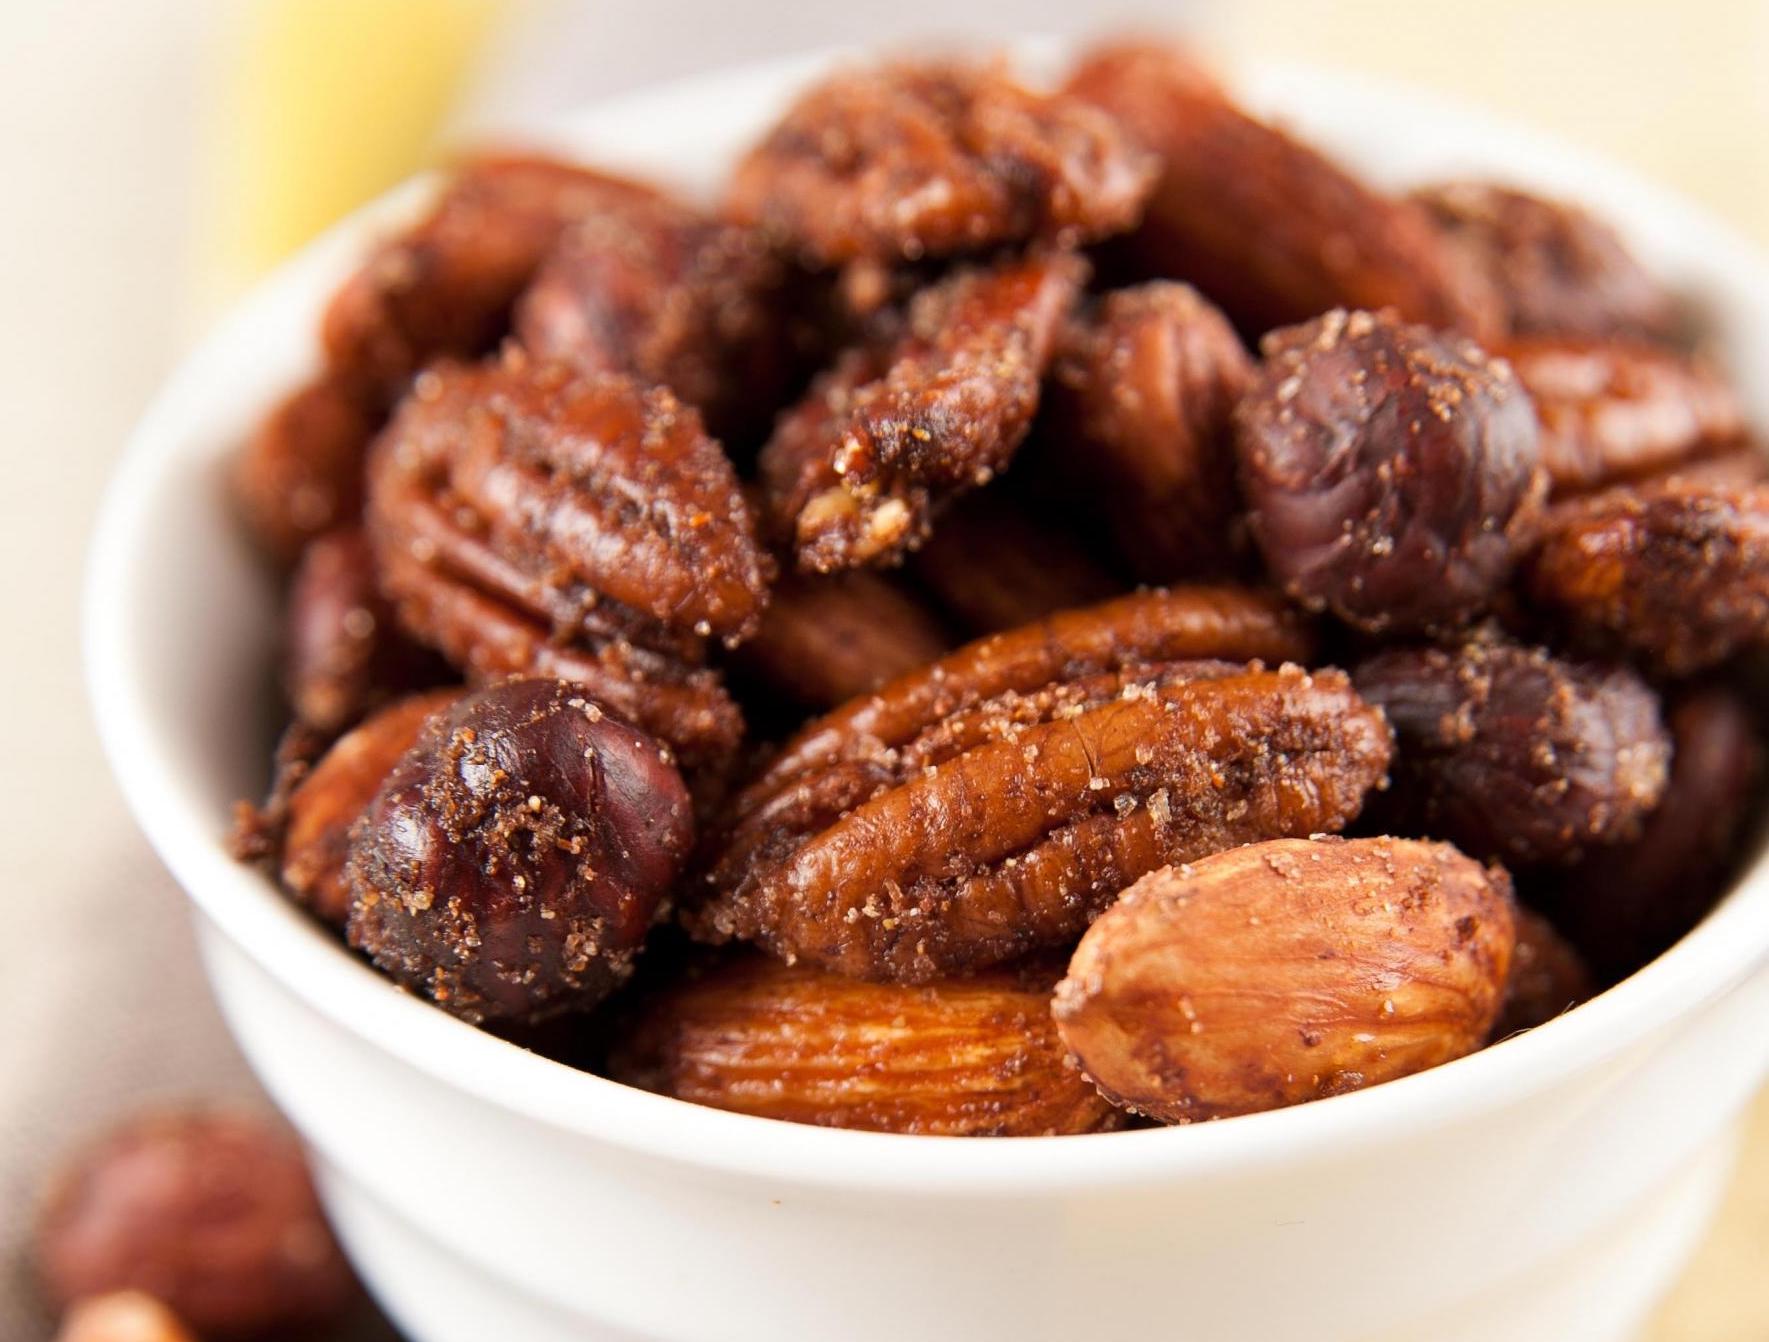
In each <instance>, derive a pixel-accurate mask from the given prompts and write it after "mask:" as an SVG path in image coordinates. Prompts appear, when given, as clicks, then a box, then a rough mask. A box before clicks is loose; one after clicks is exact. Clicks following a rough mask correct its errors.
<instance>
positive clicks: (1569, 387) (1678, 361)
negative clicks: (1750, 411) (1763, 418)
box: [1499, 339, 1744, 493]
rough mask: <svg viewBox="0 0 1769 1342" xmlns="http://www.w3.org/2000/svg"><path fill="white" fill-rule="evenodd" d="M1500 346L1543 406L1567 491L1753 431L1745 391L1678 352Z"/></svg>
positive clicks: (1649, 468) (1528, 343)
mask: <svg viewBox="0 0 1769 1342" xmlns="http://www.w3.org/2000/svg"><path fill="white" fill-rule="evenodd" d="M1499 352H1500V353H1501V354H1503V355H1504V356H1505V358H1506V360H1507V361H1508V362H1509V363H1510V364H1511V367H1512V369H1513V370H1514V371H1515V372H1516V374H1517V379H1518V381H1520V382H1521V383H1523V385H1524V387H1525V389H1526V390H1528V392H1529V394H1530V399H1531V400H1532V401H1533V402H1534V403H1535V407H1536V417H1537V419H1538V421H1539V422H1540V424H1541V430H1542V432H1541V442H1542V468H1543V469H1544V470H1546V471H1547V472H1548V478H1549V480H1550V481H1551V482H1552V485H1553V488H1554V490H1555V492H1557V493H1577V492H1582V491H1585V490H1589V489H1595V488H1597V487H1599V486H1602V485H1608V484H1612V483H1614V482H1615V481H1617V480H1624V479H1628V478H1630V477H1634V476H1639V475H1643V474H1647V473H1650V472H1654V471H1665V470H1669V469H1672V468H1674V467H1677V466H1679V465H1681V464H1682V463H1683V462H1686V461H1689V460H1691V459H1692V458H1695V457H1698V456H1701V455H1703V454H1704V453H1706V452H1708V451H1710V450H1712V449H1714V448H1716V447H1723V446H1725V445H1727V444H1730V443H1736V442H1737V441H1738V440H1739V439H1740V438H1742V437H1743V435H1744V410H1743V407H1742V406H1740V405H1739V403H1738V396H1737V393H1735V392H1734V391H1733V389H1732V388H1731V387H1730V386H1729V385H1728V384H1727V383H1726V382H1725V381H1724V380H1723V379H1722V378H1721V377H1720V376H1719V375H1718V374H1717V373H1715V372H1714V371H1713V369H1711V368H1709V367H1707V366H1706V365H1704V364H1701V363H1697V362H1696V361H1694V360H1692V359H1689V358H1686V357H1684V356H1683V355H1681V354H1677V353H1675V352H1673V351H1671V350H1666V349H1659V348H1656V347H1654V346H1652V345H1643V344H1639V343H1629V342H1624V341H1616V340H1606V341H1598V340H1577V339H1537V340H1514V341H1511V342H1510V343H1509V344H1506V345H1503V346H1501V347H1500V350H1499Z"/></svg>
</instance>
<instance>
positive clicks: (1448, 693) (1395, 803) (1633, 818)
mask: <svg viewBox="0 0 1769 1342" xmlns="http://www.w3.org/2000/svg"><path fill="white" fill-rule="evenodd" d="M1354 682H1355V684H1356V685H1357V689H1358V693H1360V694H1362V695H1363V696H1364V697H1365V698H1366V699H1368V700H1369V701H1370V702H1371V703H1374V704H1376V705H1377V706H1379V707H1380V708H1381V709H1382V710H1383V712H1385V713H1386V714H1387V715H1388V721H1389V723H1390V725H1391V726H1393V728H1394V734H1395V745H1396V753H1395V764H1394V769H1393V775H1392V776H1393V786H1392V787H1391V788H1390V789H1389V792H1388V794H1387V796H1386V797H1385V798H1384V800H1383V804H1382V809H1381V812H1380V813H1379V815H1378V817H1377V820H1378V823H1381V822H1383V821H1387V822H1391V823H1392V824H1393V825H1394V826H1395V827H1396V828H1397V829H1399V830H1403V831H1405V832H1408V833H1414V834H1429V835H1433V836H1437V837H1442V838H1445V839H1448V840H1450V841H1451V842H1453V843H1455V844H1456V845H1457V846H1458V847H1460V848H1463V849H1464V850H1466V851H1467V852H1468V853H1470V854H1472V855H1474V856H1477V857H1482V858H1495V859H1498V860H1500V861H1503V862H1506V863H1518V864H1524V865H1527V864H1531V863H1542V862H1562V861H1566V860H1568V859H1571V858H1574V857H1576V856H1578V855H1579V854H1580V853H1582V852H1584V851H1585V850H1586V849H1588V848H1591V847H1594V846H1597V845H1601V844H1605V843H1616V842H1619V841H1621V840H1623V839H1628V838H1632V837H1634V836H1635V835H1637V834H1639V832H1640V825H1641V822H1642V820H1643V819H1644V818H1645V817H1646V815H1647V814H1648V813H1649V812H1650V811H1651V810H1652V808H1653V807H1654V806H1656V805H1658V800H1659V798H1660V797H1661V796H1662V795H1663V794H1664V789H1665V776H1666V769H1667V767H1668V764H1669V761H1670V754H1671V749H1670V739H1669V737H1667V736H1666V734H1665V729H1664V724H1663V723H1662V722H1661V721H1660V720H1659V706H1658V696H1657V695H1655V694H1654V693H1653V692H1652V690H1651V689H1649V688H1648V687H1647V686H1646V684H1645V683H1644V682H1643V681H1641V679H1640V678H1639V677H1638V676H1637V675H1635V674H1634V673H1633V672H1632V671H1629V670H1626V669H1625V668H1622V667H1598V666H1590V665H1585V664H1582V663H1574V662H1566V661H1562V660H1560V659H1559V658H1556V657H1552V656H1550V655H1548V653H1546V652H1544V651H1542V650H1541V649H1539V648H1522V647H1516V646H1513V645H1510V644H1504V643H1491V642H1474V643H1470V644H1468V645H1467V646H1465V647H1462V648H1455V649H1449V648H1396V649H1392V650H1389V651H1387V652H1381V653H1378V654H1376V655H1375V656H1374V657H1371V658H1369V659H1368V660H1366V661H1365V662H1363V663H1362V664H1361V665H1360V666H1359V667H1358V668H1357V672H1356V675H1355V677H1354Z"/></svg>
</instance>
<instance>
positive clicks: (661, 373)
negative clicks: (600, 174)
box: [515, 197, 788, 442]
mask: <svg viewBox="0 0 1769 1342" xmlns="http://www.w3.org/2000/svg"><path fill="white" fill-rule="evenodd" d="M784 283H785V274H784V271H783V268H782V266H781V264H780V262H779V260H778V259H777V258H776V257H775V256H774V255H773V254H772V253H771V252H770V251H769V250H768V248H767V246H766V245H765V243H764V241H763V239H762V237H761V235H760V234H758V233H756V232H755V231H754V230H751V229H747V228H741V227H738V226H736V225H733V224H727V223H722V222H719V221H717V220H714V219H710V218H708V217H706V216H704V215H702V214H701V213H700V212H699V211H697V210H694V209H691V208H689V207H688V206H686V205H683V204H680V203H678V202H676V201H673V200H669V199H667V198H663V197H658V198H657V199H655V200H650V201H645V202H642V203H640V204H638V205H636V206H633V207H628V208H618V209H610V210H605V211H603V212H601V213H598V214H596V215H593V216H591V217H590V218H588V219H585V220H583V221H582V222H581V223H578V224H576V225H574V226H573V227H572V228H570V229H569V230H568V231H567V232H566V234H565V236H564V237H563V238H562V239H561V240H560V243H559V245H558V246H557V247H556V248H555V249H554V250H553V252H552V254H551V256H550V257H549V258H548V259H547V261H546V263H545V264H544V265H543V266H542V267H541V269H540V273H539V274H538V275H536V276H535V279H534V283H533V284H531V285H529V287H528V289H527V290H526V291H525V292H524V293H523V295H522V299H521V301H520V302H519V303H518V304H517V306H516V316H515V328H516V336H517V338H518V339H519V340H521V342H522V343H523V345H524V346H525V347H526V348H527V349H529V350H530V351H531V352H532V353H534V354H536V355H538V356H539V357H541V358H543V359H556V360H559V361H561V362H565V363H569V364H571V365H572V366H574V367H576V368H578V369H580V370H582V371H584V372H590V373H630V374H631V375H633V376H634V377H635V378H637V379H638V380H639V381H641V382H655V383H660V384H662V385H663V386H666V387H668V388H669V389H670V390H671V391H673V392H675V393H676V395H678V396H680V397H681V398H682V399H683V400H684V401H686V402H687V403H688V404H689V405H691V406H694V407H695V408H696V409H697V410H699V411H700V413H701V415H702V416H703V417H704V418H705V420H706V423H707V427H708V429H709V430H710V431H711V432H712V433H713V434H714V435H715V436H717V437H719V438H720V439H721V440H724V441H726V442H731V441H733V440H734V439H736V438H748V437H750V436H752V435H756V434H757V433H758V430H763V431H765V429H766V426H767V425H768V423H769V421H770V420H771V418H772V417H773V414H774V412H775V411H776V410H777V409H779V404H780V398H781V394H782V393H783V392H784V390H785V388H784V385H783V383H784V379H785V376H786V374H787V372H788V365H787V358H786V350H785V346H784V344H783V339H784V335H785V331H784V326H783V323H782V314H781V311H780V301H781V291H782V286H783V285H784Z"/></svg>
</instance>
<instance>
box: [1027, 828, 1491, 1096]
mask: <svg viewBox="0 0 1769 1342" xmlns="http://www.w3.org/2000/svg"><path fill="white" fill-rule="evenodd" d="M1515 939H1516V915H1515V906H1514V904H1513V901H1512V896H1511V882H1510V878H1509V877H1507V876H1506V875H1505V874H1504V873H1503V872H1502V871H1500V870H1498V869H1497V868H1486V867H1482V866H1481V865H1480V864H1479V863H1477V862H1475V861H1473V860H1472V859H1470V858H1467V857H1464V856H1463V855H1462V854H1461V853H1459V852H1457V851H1456V849H1454V848H1452V847H1450V846H1449V845H1448V844H1440V843H1418V842H1413V841H1410V840H1404V839H1354V840H1345V841H1335V840H1323V839H1275V840H1271V841H1269V842H1266V843H1256V844H1249V845H1247V846H1246V847H1244V848H1237V849H1233V850H1230V851H1228V852H1223V853H1218V854H1216V855H1215V856H1214V857H1209V858H1206V859H1204V860H1203V861H1201V862H1197V863H1193V864H1191V865H1189V866H1183V867H1166V868H1162V869H1161V870H1159V871H1155V872H1152V873H1150V874H1149V875H1148V876H1145V877H1144V878H1143V879H1142V880H1140V881H1138V882H1137V883H1136V884H1135V885H1133V886H1132V887H1131V888H1130V889H1129V890H1128V891H1126V892H1125V895H1124V897H1123V898H1122V899H1121V900H1119V902H1118V903H1117V904H1115V905H1114V906H1113V907H1112V908H1110V909H1108V910H1107V911H1106V912H1105V913H1104V914H1102V915H1101V916H1100V917H1099V919H1098V920H1097V921H1096V922H1095V923H1094V924H1093V926H1092V927H1091V928H1090V929H1089V930H1088V932H1087V935H1086V936H1084V937H1083V938H1082V939H1081V944H1080V946H1079V947H1077V948H1076V951H1075V955H1074V958H1073V959H1072V960H1071V961H1070V963H1069V973H1068V977H1067V978H1065V979H1064V980H1063V981H1062V982H1061V983H1060V984H1058V985H1057V990H1056V998H1055V1001H1054V1003H1053V1007H1052V1010H1053V1014H1054V1015H1055V1017H1056V1021H1057V1028H1058V1030H1059V1031H1060V1032H1061V1033H1062V1037H1063V1042H1064V1043H1066V1044H1067V1045H1068V1046H1069V1049H1070V1051H1071V1052H1072V1053H1073V1054H1074V1055H1075V1057H1076V1059H1077V1060H1078V1061H1079V1062H1080V1064H1081V1068H1082V1070H1083V1071H1085V1072H1086V1073H1087V1075H1088V1076H1090V1077H1091V1078H1092V1079H1093V1080H1094V1082H1095V1083H1096V1084H1097V1085H1098V1086H1099V1088H1100V1090H1101V1091H1102V1092H1103V1093H1104V1094H1105V1096H1106V1097H1107V1098H1108V1099H1110V1100H1112V1101H1114V1102H1115V1103H1118V1104H1122V1105H1126V1106H1128V1107H1130V1108H1132V1109H1134V1110H1136V1111H1137V1112H1140V1113H1145V1114H1148V1115H1150V1116H1152V1117H1155V1118H1159V1119H1162V1120H1164V1121H1166V1122H1169V1123H1188V1122H1194V1121H1197V1120H1199V1119H1207V1118H1226V1117H1228V1116H1230V1115H1233V1114H1250V1113H1256V1112H1258V1111H1260V1110H1262V1109H1278V1108H1282V1107H1284V1106H1285V1105H1291V1104H1301V1103H1303V1102H1304V1101H1306V1100H1314V1099H1320V1098H1323V1097H1325V1096H1328V1095H1338V1094H1342V1093H1344V1092H1346V1091H1352V1090H1361V1089H1362V1088H1364V1087H1365V1086H1373V1085H1377V1084H1380V1083H1381V1082H1383V1081H1392V1080H1394V1079H1395V1078H1396V1077H1401V1076H1408V1075H1410V1074H1412V1073H1414V1072H1422V1071H1424V1070H1425V1069H1426V1068H1428V1067H1436V1066H1437V1065H1438V1064H1440V1063H1445V1062H1449V1061H1450V1060H1451V1059H1454V1058H1459V1057H1461V1056H1462V1055H1463V1054H1465V1053H1471V1052H1473V1051H1474V1050H1475V1049H1477V1048H1479V1047H1480V1046H1481V1044H1482V1043H1484V1042H1485V1040H1486V1038H1487V1035H1488V1032H1489V1031H1490V1030H1491V1029H1492V1027H1493V1022H1494V1021H1495V1020H1497V1018H1498V1014H1499V1009H1500V1007H1501V1005H1502V1003H1503V1001H1504V997H1505V987H1506V983H1507V981H1508V979H1509V975H1510V971H1511V956H1512V948H1513V944H1514V942H1515Z"/></svg>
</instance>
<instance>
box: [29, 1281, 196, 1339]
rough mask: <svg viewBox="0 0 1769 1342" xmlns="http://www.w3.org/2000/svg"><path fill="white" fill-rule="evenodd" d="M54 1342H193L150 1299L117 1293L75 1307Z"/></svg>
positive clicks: (174, 1319) (166, 1311)
mask: <svg viewBox="0 0 1769 1342" xmlns="http://www.w3.org/2000/svg"><path fill="white" fill-rule="evenodd" d="M55 1342H196V1339H195V1338H193V1337H192V1336H191V1335H190V1332H189V1330H188V1329H186V1328H185V1326H184V1325H183V1324H182V1323H180V1322H179V1321H178V1317H177V1316H176V1315H175V1314H173V1313H172V1311H171V1310H169V1309H167V1308H166V1307H165V1306H164V1305H162V1304H161V1303H160V1302H159V1301H158V1300H155V1299H154V1298H153V1297H152V1296H151V1295H143V1294H142V1293H141V1292H140V1291H116V1292H113V1293H112V1294H110V1295H101V1296H98V1297H97V1298H95V1299H92V1300H83V1301H81V1302H80V1303H79V1304H77V1305H75V1306H74V1307H73V1308H72V1309H70V1310H69V1311H68V1313H67V1317H66V1318H65V1319H63V1320H62V1324H61V1331H60V1332H58V1333H57V1334H56V1335H55Z"/></svg>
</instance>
